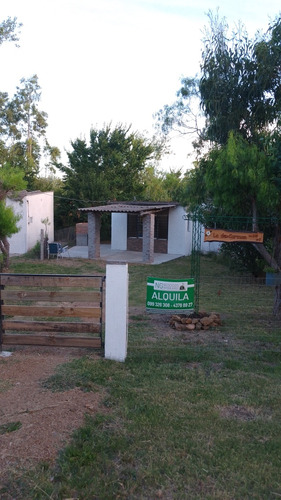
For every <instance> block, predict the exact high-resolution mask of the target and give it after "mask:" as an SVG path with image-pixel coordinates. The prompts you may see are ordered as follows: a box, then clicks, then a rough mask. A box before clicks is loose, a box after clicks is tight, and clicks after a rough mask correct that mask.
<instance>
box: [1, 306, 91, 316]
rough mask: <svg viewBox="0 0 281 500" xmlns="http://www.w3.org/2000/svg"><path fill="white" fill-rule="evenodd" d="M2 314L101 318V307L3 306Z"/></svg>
mask: <svg viewBox="0 0 281 500" xmlns="http://www.w3.org/2000/svg"><path fill="white" fill-rule="evenodd" d="M2 314H7V315H8V316H33V317H40V316H46V317H60V318H61V317H71V318H99V317H100V315H101V308H100V307H82V306H79V307H73V306H70V307H67V306H63V305H60V306H33V305H32V306H22V305H9V304H8V305H6V304H3V305H2Z"/></svg>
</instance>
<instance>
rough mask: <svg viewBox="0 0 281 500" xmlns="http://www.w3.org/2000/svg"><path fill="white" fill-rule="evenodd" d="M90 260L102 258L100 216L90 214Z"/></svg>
mask: <svg viewBox="0 0 281 500" xmlns="http://www.w3.org/2000/svg"><path fill="white" fill-rule="evenodd" d="M88 258H89V259H99V258H100V214H99V213H93V212H88Z"/></svg>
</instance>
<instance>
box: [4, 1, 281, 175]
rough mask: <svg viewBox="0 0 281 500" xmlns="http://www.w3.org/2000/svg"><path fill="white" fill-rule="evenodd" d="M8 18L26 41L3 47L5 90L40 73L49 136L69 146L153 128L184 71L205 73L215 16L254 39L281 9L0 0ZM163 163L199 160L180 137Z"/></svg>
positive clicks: (251, 4)
mask: <svg viewBox="0 0 281 500" xmlns="http://www.w3.org/2000/svg"><path fill="white" fill-rule="evenodd" d="M0 6H1V21H2V20H4V19H6V18H7V17H8V16H9V17H11V18H13V17H17V19H18V22H21V23H22V24H23V26H22V28H21V34H20V42H19V44H20V47H19V48H16V47H15V46H14V45H13V44H11V43H5V44H3V45H2V46H1V47H0V65H1V87H0V90H1V91H3V92H4V91H5V92H8V93H9V95H10V97H12V95H13V94H14V93H15V91H16V87H17V86H18V85H19V84H20V80H21V78H30V77H31V76H32V75H34V74H37V76H38V80H39V85H40V87H41V92H42V94H41V101H40V109H41V110H43V111H45V112H46V113H47V114H48V129H47V138H48V140H49V142H50V144H51V145H53V146H57V147H59V148H60V150H61V152H62V160H63V161H64V162H66V161H67V157H66V153H65V151H70V150H71V141H73V140H75V139H77V138H82V139H84V138H85V139H88V138H89V133H90V129H91V128H98V129H99V128H102V127H103V126H104V125H106V124H109V123H111V124H112V126H115V125H117V124H124V125H126V126H129V125H131V130H132V131H134V132H140V133H141V134H144V135H146V136H147V137H152V135H153V134H154V133H155V128H154V126H155V118H154V115H155V113H156V112H157V111H158V110H159V109H161V108H162V107H163V106H164V105H165V104H171V103H172V102H173V101H174V100H175V98H176V92H177V90H178V89H179V88H180V80H181V78H182V77H184V76H195V75H196V74H197V73H198V71H199V65H200V59H201V49H202V33H203V29H204V26H206V25H207V24H208V18H207V13H208V11H209V10H211V11H216V10H217V8H218V9H219V14H220V15H221V16H225V17H226V19H227V21H228V23H229V25H230V26H234V25H235V23H236V24H237V22H239V21H242V23H243V24H244V25H245V26H246V28H247V30H248V33H249V35H250V36H252V35H254V33H255V32H256V31H257V30H258V29H261V30H262V31H266V29H267V27H268V24H269V21H270V20H272V19H274V18H275V16H276V15H277V14H279V12H280V11H281V7H280V0H270V2H264V0H248V1H247V2H246V1H245V0H236V1H235V2H230V1H229V0H221V1H218V0H209V1H207V0H24V1H23V0H0ZM171 148H172V154H171V155H170V156H169V157H168V158H166V159H164V160H163V162H162V164H160V166H159V168H160V169H164V170H169V169H170V168H173V169H174V168H176V169H178V168H181V169H182V170H183V171H185V170H186V169H187V168H190V167H191V166H192V163H191V161H192V159H191V158H190V157H189V156H188V154H189V153H190V152H191V147H190V143H188V141H187V139H184V138H180V139H174V141H173V142H172V144H171Z"/></svg>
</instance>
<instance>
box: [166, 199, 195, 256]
mask: <svg viewBox="0 0 281 500" xmlns="http://www.w3.org/2000/svg"><path fill="white" fill-rule="evenodd" d="M185 214H186V211H185V209H184V208H183V207H181V206H178V207H175V208H170V210H169V221H168V253H171V254H178V255H189V254H190V253H191V245H192V225H191V223H190V222H189V221H187V220H185V219H184V216H185Z"/></svg>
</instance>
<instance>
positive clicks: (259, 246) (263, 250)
mask: <svg viewBox="0 0 281 500" xmlns="http://www.w3.org/2000/svg"><path fill="white" fill-rule="evenodd" d="M253 246H254V248H255V249H256V250H257V251H258V252H259V253H260V254H261V256H262V257H263V258H264V260H265V261H266V262H267V264H268V265H269V266H270V267H272V268H273V269H274V271H281V269H280V266H279V264H278V262H277V261H276V260H275V258H274V257H273V255H271V254H270V253H269V252H268V251H267V249H266V248H265V246H264V245H263V244H262V243H253Z"/></svg>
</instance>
